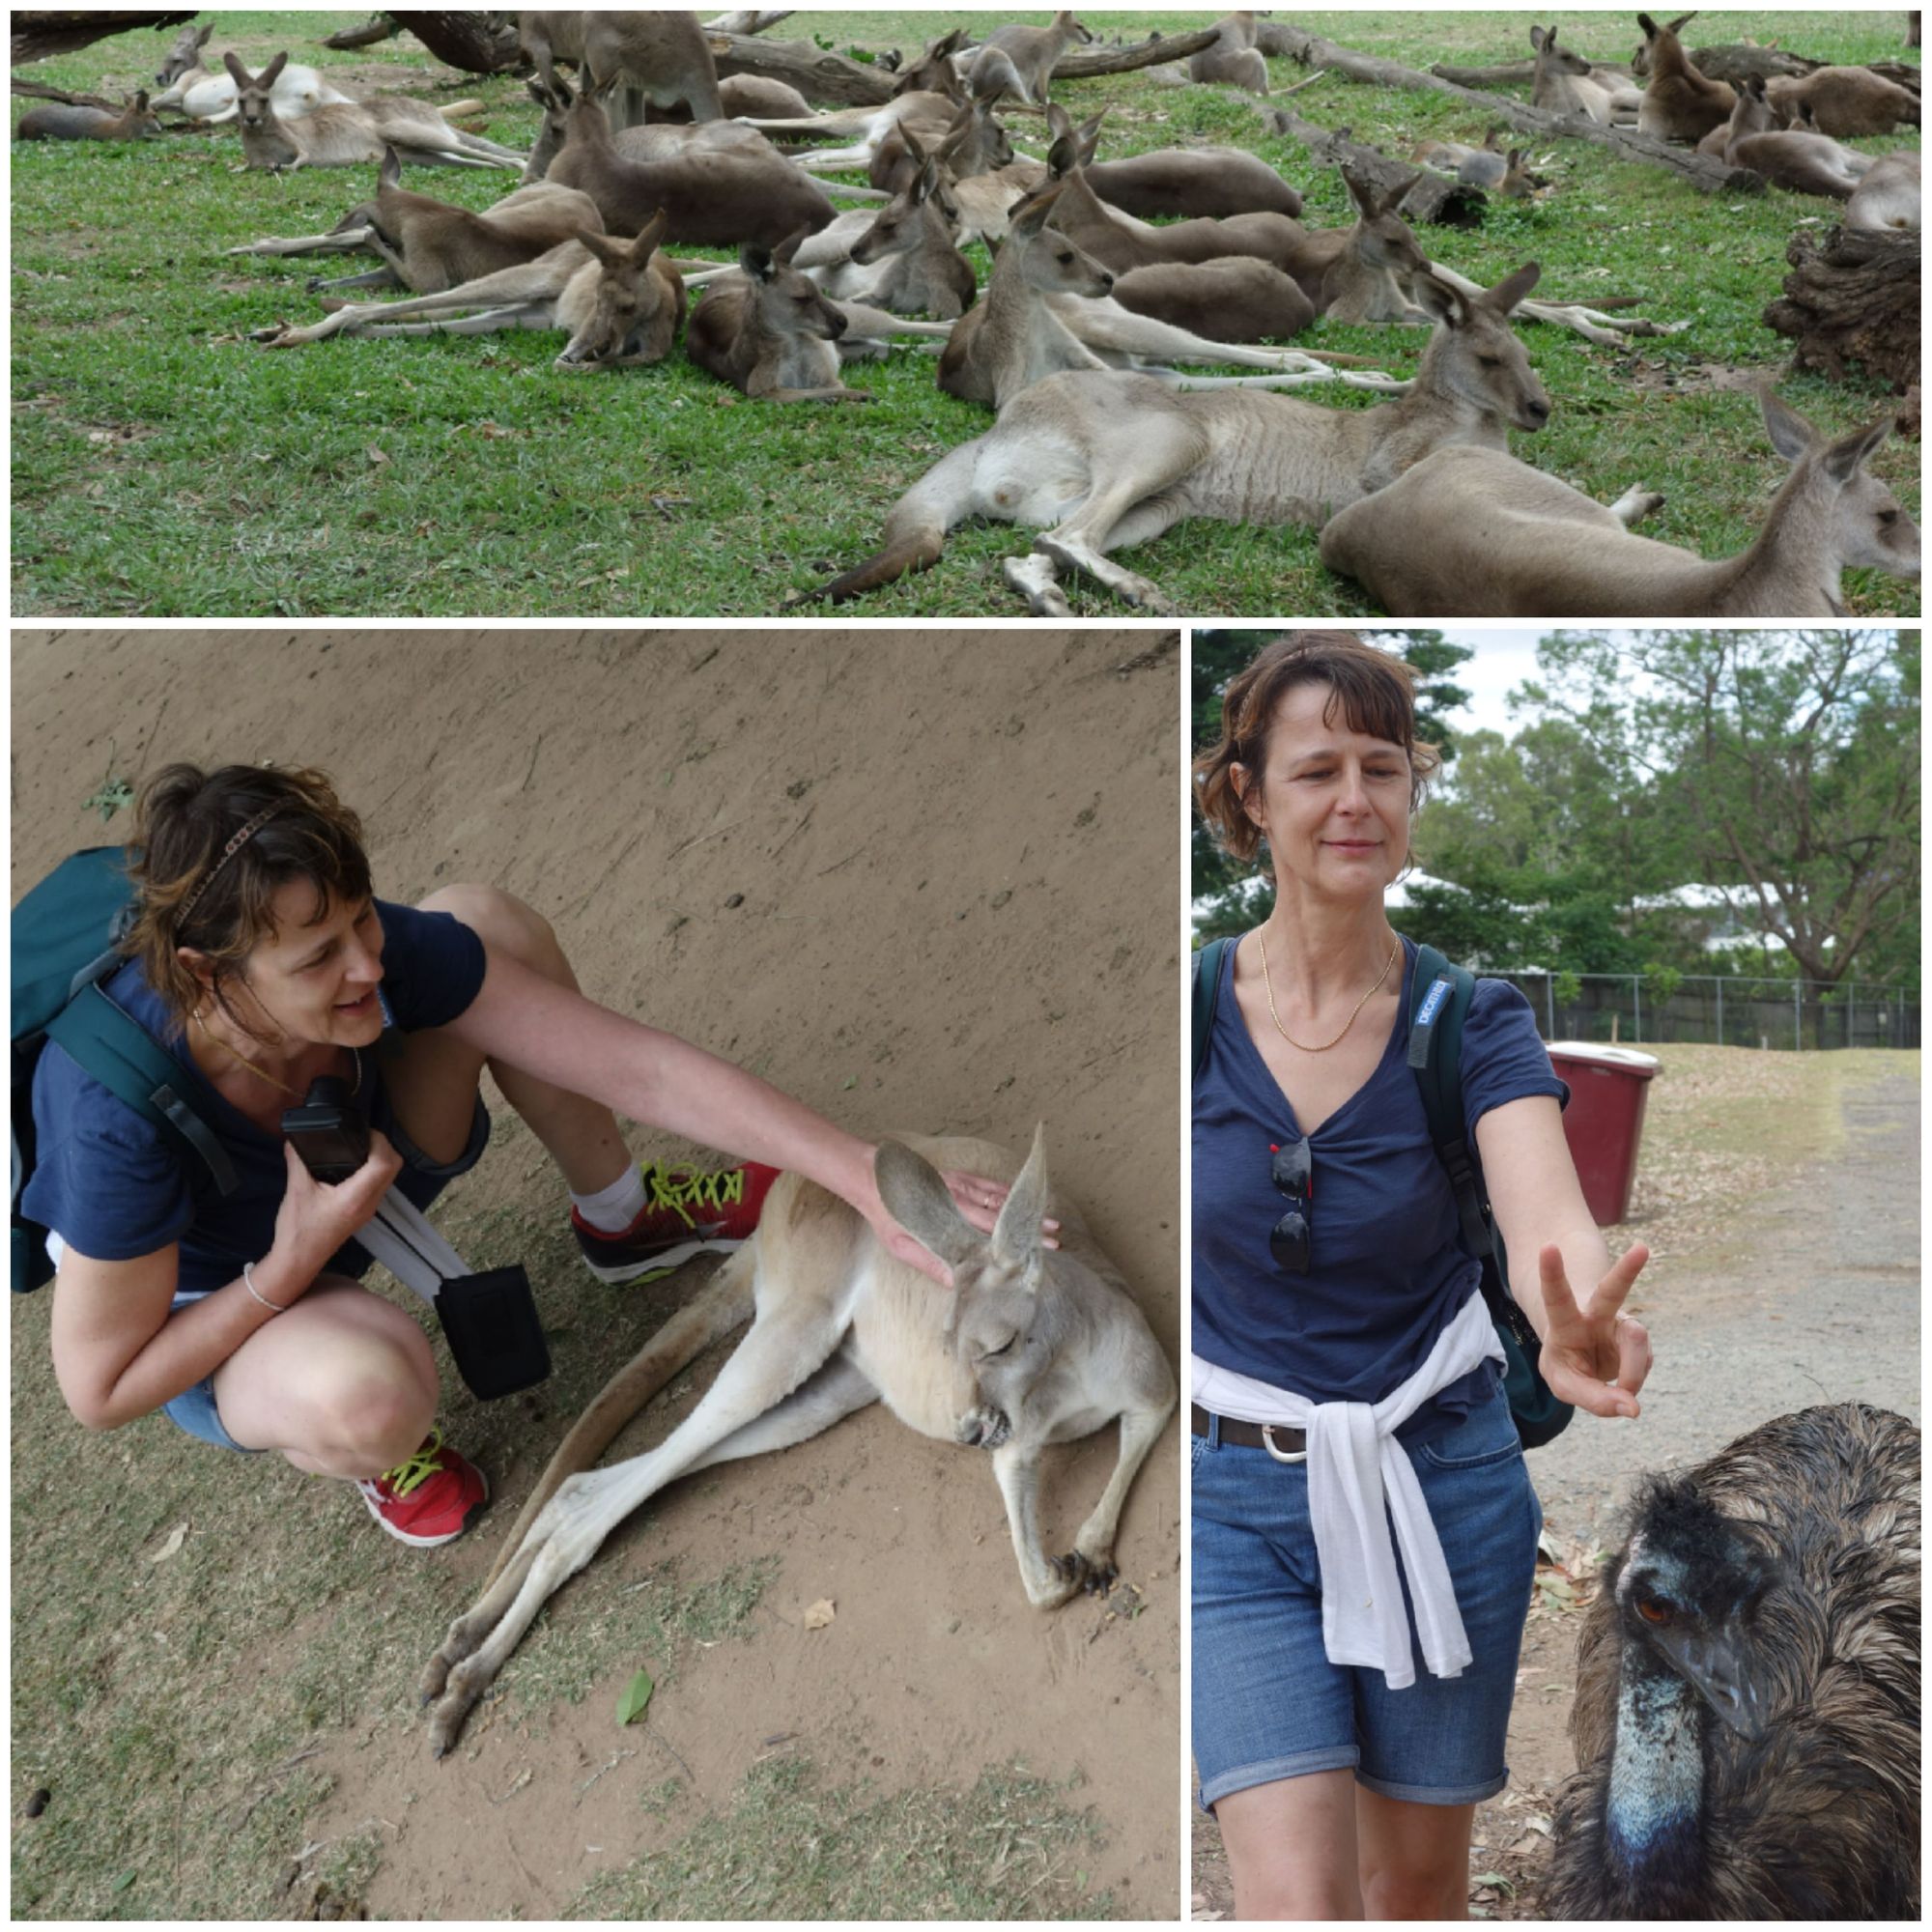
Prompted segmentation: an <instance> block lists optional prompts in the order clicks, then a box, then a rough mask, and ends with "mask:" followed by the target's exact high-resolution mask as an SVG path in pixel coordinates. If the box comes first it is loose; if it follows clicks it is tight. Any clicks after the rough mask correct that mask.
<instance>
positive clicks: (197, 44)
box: [155, 20, 214, 87]
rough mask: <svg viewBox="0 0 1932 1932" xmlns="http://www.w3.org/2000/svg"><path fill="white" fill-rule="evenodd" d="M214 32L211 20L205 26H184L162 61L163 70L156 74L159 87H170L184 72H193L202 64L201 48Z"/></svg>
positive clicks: (156, 82)
mask: <svg viewBox="0 0 1932 1932" xmlns="http://www.w3.org/2000/svg"><path fill="white" fill-rule="evenodd" d="M213 33H214V22H213V20H211V21H210V22H209V23H208V25H207V26H205V27H194V26H187V27H184V28H183V29H182V30H181V32H180V33H179V34H178V35H176V37H175V43H174V45H173V46H171V47H170V48H169V49H168V54H167V58H166V59H165V60H164V61H162V63H161V71H160V72H159V73H157V74H156V76H155V84H156V86H157V87H168V86H170V85H172V84H173V83H174V82H175V81H178V80H179V79H180V78H181V77H182V75H183V74H185V73H191V72H192V71H194V70H195V69H196V68H198V67H199V66H200V65H201V50H202V48H203V47H205V46H206V45H207V44H208V43H209V41H210V40H211V39H212V38H213Z"/></svg>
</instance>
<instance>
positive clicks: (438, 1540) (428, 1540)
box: [356, 1463, 490, 1549]
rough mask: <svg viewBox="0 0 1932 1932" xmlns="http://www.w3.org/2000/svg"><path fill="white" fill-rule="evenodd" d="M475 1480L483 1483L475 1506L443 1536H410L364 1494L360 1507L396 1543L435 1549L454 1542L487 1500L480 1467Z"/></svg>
mask: <svg viewBox="0 0 1932 1932" xmlns="http://www.w3.org/2000/svg"><path fill="white" fill-rule="evenodd" d="M469 1466H470V1467H471V1468H472V1469H474V1468H476V1465H475V1464H474V1463H471V1464H470V1465H469ZM476 1480H477V1481H478V1482H480V1483H481V1484H482V1485H483V1493H482V1494H481V1495H480V1496H478V1497H477V1498H476V1503H475V1507H474V1508H472V1509H471V1510H470V1512H469V1516H467V1517H465V1518H464V1519H463V1520H462V1521H461V1522H460V1523H459V1524H458V1525H457V1526H456V1527H455V1528H454V1529H452V1530H450V1531H449V1532H448V1533H447V1534H446V1535H443V1536H412V1535H411V1534H410V1533H409V1531H408V1530H405V1529H398V1528H397V1527H396V1525H395V1524H394V1523H392V1522H391V1521H389V1520H388V1519H387V1518H386V1517H384V1515H383V1513H382V1511H381V1510H379V1509H378V1508H377V1507H376V1505H375V1504H374V1503H372V1502H371V1501H370V1500H369V1498H368V1497H367V1496H366V1495H365V1496H363V1497H362V1507H363V1508H364V1509H366V1510H367V1511H368V1512H369V1514H370V1515H371V1516H372V1517H374V1518H375V1519H376V1521H377V1524H378V1526H379V1527H381V1528H383V1529H385V1530H387V1531H388V1533H389V1534H390V1535H391V1536H393V1537H394V1538H395V1539H396V1541H397V1542H398V1543H407V1544H408V1545H409V1546H410V1548H412V1549H436V1548H440V1546H441V1545H443V1544H445V1543H454V1542H455V1541H456V1539H457V1538H458V1537H459V1536H461V1535H463V1534H464V1533H465V1532H466V1531H467V1530H468V1529H469V1525H470V1522H471V1520H473V1519H474V1517H475V1515H476V1511H477V1510H480V1509H482V1508H483V1507H484V1505H485V1504H487V1503H488V1502H489V1500H490V1478H489V1477H488V1476H486V1475H485V1474H484V1473H483V1471H482V1470H481V1469H476ZM356 1493H357V1494H358V1495H359V1494H361V1492H360V1491H357V1492H356Z"/></svg>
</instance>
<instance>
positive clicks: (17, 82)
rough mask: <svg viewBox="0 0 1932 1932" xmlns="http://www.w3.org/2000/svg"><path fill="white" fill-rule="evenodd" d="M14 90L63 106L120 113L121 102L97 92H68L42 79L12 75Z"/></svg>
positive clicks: (29, 96)
mask: <svg viewBox="0 0 1932 1932" xmlns="http://www.w3.org/2000/svg"><path fill="white" fill-rule="evenodd" d="M14 93H15V94H24V95H26V96H27V97H28V98H29V99H33V100H58V101H59V102H60V103H61V105H62V106H63V107H104V108H105V109H106V110H107V111H108V113H110V114H118V113H120V111H121V109H122V106H123V104H124V103H122V102H121V101H119V100H109V99H107V98H106V97H105V96H104V95H99V94H70V93H69V92H68V91H67V89H66V88H64V87H49V86H48V85H47V84H46V82H45V81H43V80H22V79H21V78H20V76H19V75H18V74H17V73H16V74H15V75H14Z"/></svg>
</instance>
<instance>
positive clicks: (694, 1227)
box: [570, 1161, 780, 1281]
mask: <svg viewBox="0 0 1932 1932" xmlns="http://www.w3.org/2000/svg"><path fill="white" fill-rule="evenodd" d="M643 1173H644V1187H645V1190H646V1192H647V1193H648V1194H649V1196H650V1199H649V1201H648V1202H647V1203H646V1205H645V1207H644V1209H643V1211H642V1212H641V1213H640V1214H639V1216H638V1218H637V1219H636V1220H635V1221H633V1222H632V1223H631V1225H630V1226H629V1227H628V1228H626V1229H624V1230H623V1231H622V1233H620V1234H615V1235H607V1234H605V1233H604V1232H603V1231H602V1230H601V1229H598V1228H593V1227H592V1226H591V1225H590V1223H589V1222H588V1221H586V1220H585V1219H584V1218H583V1217H582V1215H581V1214H580V1213H579V1212H578V1211H577V1210H576V1208H572V1209H571V1210H570V1225H571V1227H572V1228H573V1229H574V1230H575V1231H576V1235H577V1245H578V1246H579V1247H580V1248H581V1249H582V1251H583V1259H584V1262H585V1263H586V1264H587V1265H588V1266H589V1269H590V1272H591V1273H592V1274H594V1275H595V1276H596V1277H597V1279H598V1280H599V1281H655V1280H656V1279H657V1277H658V1276H659V1275H664V1274H668V1273H669V1272H670V1271H671V1269H672V1268H674V1267H676V1266H678V1264H680V1263H683V1262H688V1261H689V1260H690V1259H691V1258H692V1256H693V1255H703V1254H729V1253H730V1251H731V1250H732V1249H733V1248H736V1247H739V1246H742V1245H743V1244H744V1243H745V1242H746V1241H748V1240H750V1239H751V1237H752V1235H753V1232H754V1231H755V1229H756V1228H757V1225H758V1215H759V1214H760V1213H761V1212H762V1211H763V1208H764V1205H765V1196H766V1195H767V1194H769V1193H770V1192H771V1188H772V1182H773V1181H775V1180H776V1179H778V1178H779V1173H780V1170H779V1169H778V1168H776V1167H763V1166H760V1165H759V1163H758V1162H756V1161H747V1162H746V1163H745V1164H744V1166H742V1167H725V1168H719V1169H717V1170H716V1171H714V1172H710V1173H707V1172H705V1171H704V1170H703V1169H700V1168H695V1167H664V1166H661V1165H660V1164H659V1163H657V1162H655V1161H653V1162H652V1163H651V1164H650V1165H649V1166H647V1167H646V1168H645V1169H644V1171H643Z"/></svg>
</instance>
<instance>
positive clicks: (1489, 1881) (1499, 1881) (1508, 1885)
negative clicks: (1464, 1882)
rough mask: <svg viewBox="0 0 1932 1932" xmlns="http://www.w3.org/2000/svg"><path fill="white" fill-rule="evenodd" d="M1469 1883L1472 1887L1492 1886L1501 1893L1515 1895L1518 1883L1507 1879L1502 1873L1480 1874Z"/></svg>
mask: <svg viewBox="0 0 1932 1932" xmlns="http://www.w3.org/2000/svg"><path fill="white" fill-rule="evenodd" d="M1469 1883H1470V1884H1471V1885H1472V1886H1477V1885H1492V1886H1494V1887H1495V1889H1497V1890H1498V1891H1500V1892H1506V1893H1514V1892H1515V1890H1516V1881H1515V1880H1514V1879H1511V1878H1506V1877H1505V1876H1504V1875H1503V1874H1502V1873H1501V1872H1478V1873H1477V1874H1476V1875H1475V1877H1474V1878H1472V1879H1471V1880H1470V1881H1469Z"/></svg>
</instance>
